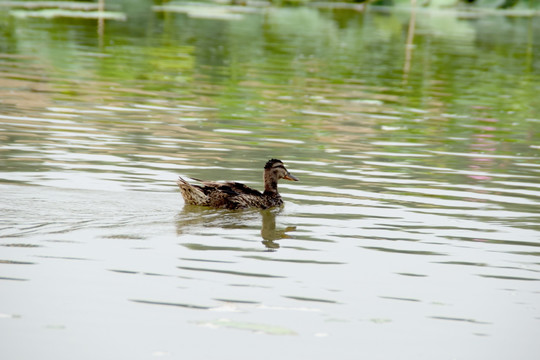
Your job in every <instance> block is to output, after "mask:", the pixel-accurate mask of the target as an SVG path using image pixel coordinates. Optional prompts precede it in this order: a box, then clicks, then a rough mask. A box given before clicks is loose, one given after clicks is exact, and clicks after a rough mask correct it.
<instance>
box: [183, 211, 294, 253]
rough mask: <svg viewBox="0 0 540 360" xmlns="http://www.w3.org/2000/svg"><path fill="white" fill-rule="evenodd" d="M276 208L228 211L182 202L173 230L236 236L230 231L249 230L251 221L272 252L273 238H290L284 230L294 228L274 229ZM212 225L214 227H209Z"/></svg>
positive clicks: (289, 230)
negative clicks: (258, 228) (257, 227)
mask: <svg viewBox="0 0 540 360" xmlns="http://www.w3.org/2000/svg"><path fill="white" fill-rule="evenodd" d="M280 211H281V209H280V208H274V209H266V210H257V209H252V210H244V211H230V210H221V209H212V208H208V207H202V206H196V205H185V206H184V207H183V209H182V211H180V212H179V213H178V215H177V221H176V233H177V234H178V235H185V234H196V233H201V230H202V229H204V233H205V234H209V233H210V234H216V235H225V237H230V238H233V237H234V238H237V237H236V236H235V235H234V230H242V229H250V228H252V227H254V225H253V224H254V223H260V224H261V225H260V227H261V231H260V234H261V237H262V243H263V244H264V246H265V247H266V248H267V250H269V251H273V250H276V249H279V247H280V245H279V244H278V243H277V242H276V241H277V240H280V239H286V238H290V237H291V236H290V235H289V234H287V233H289V232H291V231H294V230H296V226H288V227H286V228H284V229H276V216H277V215H278V214H279V213H280ZM261 220H262V223H261ZM212 228H214V229H213V230H212ZM209 230H210V231H209ZM227 235H229V236H227ZM215 245H216V248H217V247H223V245H224V244H223V243H221V244H215ZM201 248H202V247H201Z"/></svg>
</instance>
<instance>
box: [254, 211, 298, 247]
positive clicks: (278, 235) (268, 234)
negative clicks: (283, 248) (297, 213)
mask: <svg viewBox="0 0 540 360" xmlns="http://www.w3.org/2000/svg"><path fill="white" fill-rule="evenodd" d="M261 215H262V227H261V236H262V238H263V241H262V243H263V244H264V246H266V248H267V249H268V250H272V249H279V244H278V243H276V242H275V240H280V239H288V238H290V236H289V235H288V234H287V233H288V232H290V231H294V230H296V226H287V227H286V228H285V229H280V230H277V229H276V212H275V211H272V210H262V211H261Z"/></svg>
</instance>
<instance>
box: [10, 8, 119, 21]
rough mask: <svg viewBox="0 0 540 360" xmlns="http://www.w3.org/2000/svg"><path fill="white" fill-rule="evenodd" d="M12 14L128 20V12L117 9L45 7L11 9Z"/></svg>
mask: <svg viewBox="0 0 540 360" xmlns="http://www.w3.org/2000/svg"><path fill="white" fill-rule="evenodd" d="M10 14H11V15H12V16H14V17H16V18H21V19H25V18H29V17H33V18H42V19H53V18H59V17H67V18H76V19H106V20H120V21H125V20H126V14H124V13H122V12H117V11H78V10H63V9H44V10H11V11H10Z"/></svg>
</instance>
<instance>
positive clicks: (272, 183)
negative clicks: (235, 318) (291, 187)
mask: <svg viewBox="0 0 540 360" xmlns="http://www.w3.org/2000/svg"><path fill="white" fill-rule="evenodd" d="M280 179H285V180H291V181H298V178H297V177H296V176H294V175H292V174H291V173H290V172H289V171H288V170H287V169H286V168H285V165H283V162H282V161H281V160H278V159H270V160H268V162H267V163H266V165H264V190H265V191H270V192H277V182H278V180H280Z"/></svg>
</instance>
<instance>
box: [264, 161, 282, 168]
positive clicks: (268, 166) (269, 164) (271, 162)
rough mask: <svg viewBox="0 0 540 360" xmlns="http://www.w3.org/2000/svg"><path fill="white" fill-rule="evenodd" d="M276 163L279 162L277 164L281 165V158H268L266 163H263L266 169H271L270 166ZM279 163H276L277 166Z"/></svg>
mask: <svg viewBox="0 0 540 360" xmlns="http://www.w3.org/2000/svg"><path fill="white" fill-rule="evenodd" d="M276 164H279V165H281V166H283V162H282V161H281V160H278V159H270V160H268V162H267V163H266V165H264V168H265V169H266V170H268V169H271V168H273V167H275V165H276ZM279 165H278V166H279Z"/></svg>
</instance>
